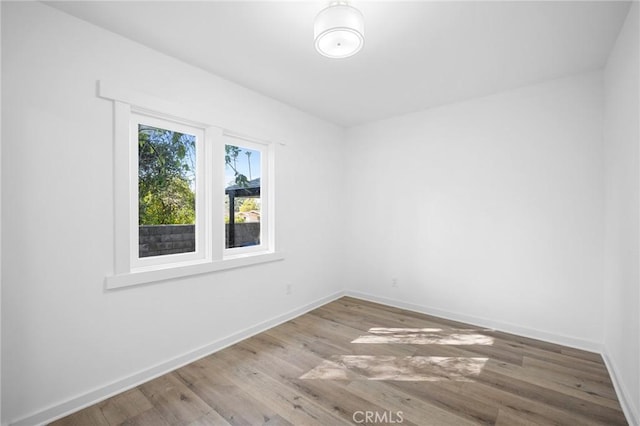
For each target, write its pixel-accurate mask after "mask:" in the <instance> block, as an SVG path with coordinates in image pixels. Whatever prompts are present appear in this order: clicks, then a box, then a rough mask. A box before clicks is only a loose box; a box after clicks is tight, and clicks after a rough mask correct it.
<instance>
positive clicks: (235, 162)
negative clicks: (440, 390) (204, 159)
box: [224, 140, 269, 254]
mask: <svg viewBox="0 0 640 426" xmlns="http://www.w3.org/2000/svg"><path fill="white" fill-rule="evenodd" d="M226 142H227V143H225V146H224V150H225V155H224V163H225V164H224V167H225V169H224V170H225V174H224V182H225V184H224V185H225V191H224V192H225V202H224V221H225V249H226V253H229V254H233V253H242V252H252V251H256V250H260V249H262V247H264V244H263V242H264V240H265V237H266V232H267V228H265V227H263V226H262V224H263V222H267V221H268V208H267V207H268V206H267V205H266V202H267V201H268V198H269V197H268V196H267V193H266V191H267V189H268V185H263V183H266V182H265V178H264V177H263V174H262V170H263V169H264V168H265V165H266V164H267V156H268V153H267V150H266V147H265V146H264V145H260V144H256V143H251V142H249V141H242V140H239V141H226ZM231 143H233V145H232V144H231ZM263 163H264V164H265V165H263ZM263 186H264V188H263Z"/></svg>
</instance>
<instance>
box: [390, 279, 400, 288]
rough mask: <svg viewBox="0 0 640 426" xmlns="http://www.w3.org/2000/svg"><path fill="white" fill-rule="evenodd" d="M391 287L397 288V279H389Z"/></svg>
mask: <svg viewBox="0 0 640 426" xmlns="http://www.w3.org/2000/svg"><path fill="white" fill-rule="evenodd" d="M391 287H398V279H397V278H391Z"/></svg>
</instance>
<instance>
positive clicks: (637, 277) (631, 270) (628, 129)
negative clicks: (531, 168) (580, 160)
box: [604, 2, 640, 424]
mask: <svg viewBox="0 0 640 426" xmlns="http://www.w3.org/2000/svg"><path fill="white" fill-rule="evenodd" d="M639 9H640V7H638V3H637V2H636V3H634V4H633V6H632V8H631V9H630V11H629V15H628V16H627V20H626V22H625V24H624V26H623V28H622V30H621V32H620V34H619V36H618V40H617V41H616V44H615V46H614V49H613V51H612V53H611V55H610V57H609V60H608V62H607V66H606V68H605V73H604V77H605V80H604V83H605V115H604V117H605V121H604V147H605V149H604V154H605V156H604V158H605V168H604V170H605V253H604V254H605V269H604V284H605V285H604V306H605V310H604V313H605V322H604V333H605V334H604V343H605V355H606V357H607V358H608V362H609V365H610V366H611V367H612V368H613V369H614V370H615V372H616V377H617V378H618V380H619V382H618V385H619V388H620V389H621V390H622V391H623V393H624V395H625V396H626V404H627V408H628V412H629V413H630V414H631V415H632V416H633V417H634V418H635V421H633V422H632V424H633V423H635V424H638V422H640V416H639V414H640V412H639V411H638V410H639V409H640V405H639V404H640V365H639V364H638V363H639V362H640V350H639V344H640V319H639V316H638V311H640V294H639V289H638V287H639V285H640V284H639V283H640V274H639V261H640V257H639V256H640V252H639V250H638V242H639V239H640V227H639V226H638V224H639V219H640V199H639V195H640V167H639V160H640V157H639V156H640V149H639V148H640V121H639V117H640V108H639V106H638V104H639V103H640V86H639V84H638V81H639V79H640V73H639V72H638V68H639V62H640V57H639V52H640V43H639V40H640V32H639V30H638V21H639V19H638V15H639V14H640V11H639Z"/></svg>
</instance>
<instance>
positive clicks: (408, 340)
mask: <svg viewBox="0 0 640 426" xmlns="http://www.w3.org/2000/svg"><path fill="white" fill-rule="evenodd" d="M478 331H479V330H464V329H461V330H456V329H453V330H443V329H441V328H385V327H374V328H370V329H369V331H368V333H370V334H368V335H364V336H360V337H358V338H357V339H355V340H354V341H352V342H351V343H380V344H385V343H400V344H410V345H493V341H494V339H493V337H491V336H486V335H484V334H481V333H479V332H478Z"/></svg>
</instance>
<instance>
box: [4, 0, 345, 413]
mask: <svg viewBox="0 0 640 426" xmlns="http://www.w3.org/2000/svg"><path fill="white" fill-rule="evenodd" d="M2 66H3V69H2V87H3V97H2V107H3V109H2V114H3V115H2V120H3V123H4V126H3V128H2V141H3V147H2V149H3V156H2V161H3V163H2V206H3V209H4V210H3V212H2V216H3V217H2V219H3V223H2V226H3V229H2V231H3V239H2V242H3V246H2V254H3V270H2V281H3V289H2V291H3V294H2V373H3V374H2V388H3V389H2V399H3V400H2V406H3V410H2V415H3V418H2V421H3V423H7V422H14V421H16V420H19V419H24V418H25V417H28V416H34V417H30V418H27V421H26V422H25V423H30V422H34V421H37V420H43V419H46V417H47V416H49V415H52V414H57V413H58V411H59V410H60V407H65V406H64V404H63V403H65V402H67V401H69V400H70V399H72V398H74V397H77V396H81V395H83V394H86V393H87V392H89V391H93V390H96V393H95V394H94V395H96V396H101V395H102V394H103V393H104V391H105V389H111V388H109V387H107V388H104V386H106V385H108V384H109V383H111V382H114V381H115V382H116V384H117V383H120V384H121V383H125V382H127V380H128V378H131V377H132V376H133V375H135V374H137V373H141V372H142V374H141V376H133V377H138V378H144V374H145V372H148V371H149V370H148V369H149V368H150V367H153V366H156V365H159V364H162V363H163V362H167V361H168V360H169V361H170V360H172V359H174V358H176V357H179V356H181V355H183V354H189V353H190V352H191V351H194V350H197V349H198V348H201V347H203V346H205V345H208V344H211V343H212V342H216V341H218V340H219V339H222V338H224V337H226V336H229V335H232V334H234V333H237V332H240V331H242V330H244V329H246V328H247V327H251V326H254V325H256V324H258V323H260V322H262V321H266V320H269V319H272V318H274V317H278V316H280V315H281V314H283V313H286V312H289V311H292V310H295V309H298V308H300V307H301V306H305V305H307V304H309V303H313V302H314V301H318V300H319V299H322V298H326V297H327V296H330V295H332V294H333V293H334V292H336V291H338V290H340V289H342V284H341V282H340V280H339V278H340V277H339V275H338V272H337V271H336V269H335V268H332V267H327V265H334V264H337V263H338V262H339V259H338V253H337V252H335V250H334V247H335V246H334V243H335V241H336V240H337V238H338V237H339V233H338V226H339V224H340V219H341V218H340V215H338V214H336V213H335V212H336V205H337V197H338V193H336V192H335V191H334V189H335V188H337V187H339V183H340V182H342V177H341V176H340V172H339V170H341V169H342V167H341V164H340V156H339V153H340V151H339V150H340V146H341V141H342V138H343V136H344V135H343V130H342V129H340V128H338V127H336V126H333V125H330V124H327V123H326V122H323V121H320V120H318V119H315V118H313V117H310V116H308V115H306V114H303V113H301V112H299V111H297V110H295V109H293V108H290V107H288V106H285V105H283V104H280V103H278V102H276V101H274V100H271V99H269V98H266V97H264V96H261V95H258V94H256V93H254V92H251V91H249V90H247V89H244V88H241V87H239V86H236V85H234V84H231V83H229V82H227V81H225V80H222V79H219V78H216V77H213V76H211V75H210V74H208V73H206V72H204V71H202V70H200V69H197V68H194V67H190V66H187V65H185V64H183V63H181V62H179V61H177V60H174V59H172V58H170V57H167V56H164V55H161V54H159V53H156V52H154V51H152V50H149V49H147V48H145V47H143V46H140V45H137V44H135V43H133V42H130V41H128V40H126V39H123V38H121V37H118V36H116V35H113V34H111V33H108V32H106V31H104V30H102V29H99V28H97V27H94V26H92V25H89V24H87V23H84V22H82V21H80V20H77V19H75V18H73V17H70V16H68V15H66V14H63V13H61V12H59V11H57V10H55V9H52V8H50V7H48V6H46V5H43V4H41V3H35V2H26V3H7V2H3V3H2ZM100 79H104V80H107V81H110V82H113V83H115V84H119V85H121V86H124V87H126V88H129V89H133V90H138V91H143V92H147V93H150V94H153V95H155V96H157V97H160V98H164V99H167V100H171V101H174V102H178V103H184V104H188V105H192V106H198V107H201V108H202V110H203V111H210V112H211V114H212V120H213V121H214V122H215V123H217V124H220V125H222V126H224V127H226V128H229V129H233V130H236V131H239V132H242V133H248V134H250V135H253V136H256V137H261V138H266V139H272V140H277V141H282V142H285V143H287V146H286V147H284V148H283V149H281V150H280V152H279V153H280V157H279V158H278V159H277V162H278V171H277V173H278V175H277V178H278V188H277V189H278V194H277V202H278V206H277V210H278V211H277V212H278V218H279V220H278V226H279V231H280V233H281V234H280V235H281V237H282V238H281V240H280V242H281V243H284V249H285V251H286V253H287V254H286V259H285V260H284V261H281V262H276V263H270V264H265V265H258V266H253V267H248V268H244V269H240V270H231V271H227V272H221V273H213V274H206V275H200V276H194V277H191V278H185V279H180V280H175V281H170V282H164V283H159V284H154V285H147V286H140V287H136V288H129V289H126V290H122V291H111V292H105V291H104V290H103V281H104V278H105V276H106V275H108V274H110V273H112V270H113V202H112V192H113V184H112V179H113V176H112V149H113V147H112V133H113V132H112V125H113V124H112V123H113V118H112V105H111V103H110V102H108V101H105V100H103V99H99V98H97V97H96V81H97V80H100ZM89 230H90V231H91V232H89ZM286 284H293V286H294V287H293V294H292V295H290V296H286V295H285V286H286ZM118 380H123V381H122V382H118ZM102 396H104V395H102ZM77 402H78V401H76V403H77ZM58 404H63V405H61V406H60V405H58ZM48 407H53V409H52V410H50V411H46V410H45V409H47V408H48ZM74 408H77V407H74ZM43 410H45V411H43Z"/></svg>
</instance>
